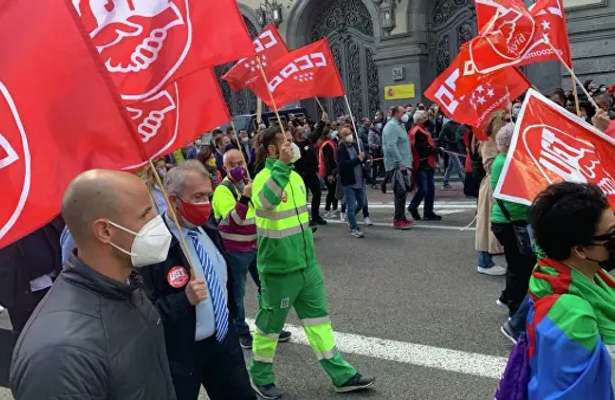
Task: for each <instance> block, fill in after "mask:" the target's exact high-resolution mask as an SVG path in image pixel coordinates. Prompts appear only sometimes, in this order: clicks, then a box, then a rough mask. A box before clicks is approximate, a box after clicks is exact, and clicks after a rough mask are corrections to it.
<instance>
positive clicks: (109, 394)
mask: <svg viewBox="0 0 615 400" xmlns="http://www.w3.org/2000/svg"><path fill="white" fill-rule="evenodd" d="M62 216H63V217H64V220H65V221H66V224H67V225H68V227H69V229H70V231H71V233H72V235H73V237H74V240H75V243H76V245H77V248H78V249H79V251H78V254H79V255H78V256H77V255H76V254H73V255H72V256H71V257H70V259H69V260H68V261H67V262H66V263H65V265H64V271H63V272H62V273H61V274H60V276H59V277H58V279H57V280H56V282H55V283H54V285H53V287H52V288H51V290H50V291H49V293H48V294H47V295H46V296H45V298H44V299H43V300H42V301H41V303H40V304H39V306H38V307H37V309H36V310H35V312H34V314H33V315H32V317H31V318H30V320H29V321H28V323H27V324H26V326H25V328H24V330H23V332H22V334H21V336H20V338H19V340H18V342H17V345H16V347H15V352H14V354H13V361H12V366H11V389H12V391H13V395H14V396H15V399H16V400H40V399H54V400H69V399H70V400H72V399H79V400H94V399H96V400H103V399H105V400H125V399H139V400H140V399H143V400H175V393H174V389H173V384H172V381H171V375H170V371H169V365H168V361H167V357H166V349H165V344H164V336H163V335H164V332H163V329H162V325H161V324H160V317H159V315H158V313H157V311H156V309H155V308H154V307H153V306H152V304H151V303H150V302H149V301H148V300H147V298H146V296H145V295H144V293H143V292H142V290H141V289H140V284H139V281H138V280H137V279H136V278H135V275H134V274H133V271H134V269H133V268H135V267H136V268H138V267H142V266H145V265H148V264H152V263H155V262H159V260H160V259H163V260H164V259H166V257H167V253H168V249H169V245H170V242H171V235H170V233H169V231H168V229H167V228H166V226H165V224H164V222H163V221H162V219H161V217H160V216H158V215H157V214H156V212H155V211H154V207H153V205H152V202H151V200H150V197H149V194H148V191H147V188H146V186H145V184H144V183H143V182H142V181H141V180H140V179H139V178H138V177H136V176H134V175H131V174H128V173H123V172H113V171H104V170H93V171H88V172H85V173H83V174H81V175H79V176H78V177H77V178H76V179H75V180H74V181H73V182H72V183H71V184H70V186H69V187H68V189H67V190H66V193H65V195H64V200H63V203H62Z"/></svg>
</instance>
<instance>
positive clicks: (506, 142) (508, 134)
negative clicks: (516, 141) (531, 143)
mask: <svg viewBox="0 0 615 400" xmlns="http://www.w3.org/2000/svg"><path fill="white" fill-rule="evenodd" d="M514 132H515V124H514V123H512V122H509V123H508V124H506V125H504V126H503V127H502V128H501V129H500V130H499V131H498V133H497V135H495V145H496V146H497V148H498V151H499V152H505V151H508V148H509V147H510V142H512V137H513V133H514Z"/></svg>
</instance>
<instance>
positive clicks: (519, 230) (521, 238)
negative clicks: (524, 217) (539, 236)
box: [495, 199, 534, 256]
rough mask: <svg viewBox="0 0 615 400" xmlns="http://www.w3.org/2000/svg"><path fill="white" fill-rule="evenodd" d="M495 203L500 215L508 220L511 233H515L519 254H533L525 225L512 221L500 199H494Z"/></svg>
mask: <svg viewBox="0 0 615 400" xmlns="http://www.w3.org/2000/svg"><path fill="white" fill-rule="evenodd" d="M495 201H496V202H497V204H498V207H500V210H502V214H504V217H505V218H506V219H507V220H508V222H510V224H511V225H512V227H513V232H514V233H515V238H516V239H517V247H518V248H519V253H520V254H521V255H524V256H531V255H532V254H534V250H533V249H532V240H531V239H530V233H529V231H528V230H527V223H526V222H520V221H513V220H512V217H511V215H510V212H508V209H506V205H505V204H504V202H503V201H502V200H500V199H495Z"/></svg>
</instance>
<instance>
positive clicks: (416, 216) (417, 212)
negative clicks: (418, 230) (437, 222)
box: [408, 207, 421, 221]
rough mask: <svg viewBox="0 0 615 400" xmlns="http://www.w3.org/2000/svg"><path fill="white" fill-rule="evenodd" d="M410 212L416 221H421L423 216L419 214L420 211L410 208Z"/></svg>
mask: <svg viewBox="0 0 615 400" xmlns="http://www.w3.org/2000/svg"><path fill="white" fill-rule="evenodd" d="M408 212H410V215H412V219H414V220H415V221H420V220H421V214H419V211H418V210H417V209H416V208H412V207H408Z"/></svg>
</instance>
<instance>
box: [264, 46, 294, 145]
mask: <svg viewBox="0 0 615 400" xmlns="http://www.w3.org/2000/svg"><path fill="white" fill-rule="evenodd" d="M256 61H257V62H258V70H259V71H260V73H261V77H262V78H263V81H264V82H265V86H266V87H267V93H268V94H269V101H271V106H272V107H273V112H274V113H275V116H276V117H277V118H278V124H279V125H280V129H281V130H282V134H283V135H284V137H286V138H287V139H288V135H287V134H286V130H285V129H284V125H283V124H282V118H280V113H279V112H278V105H277V104H276V102H275V99H274V98H273V93H271V91H270V90H269V80H267V75H265V70H264V69H263V64H261V59H260V57H259V56H256ZM290 140H292V138H290Z"/></svg>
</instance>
